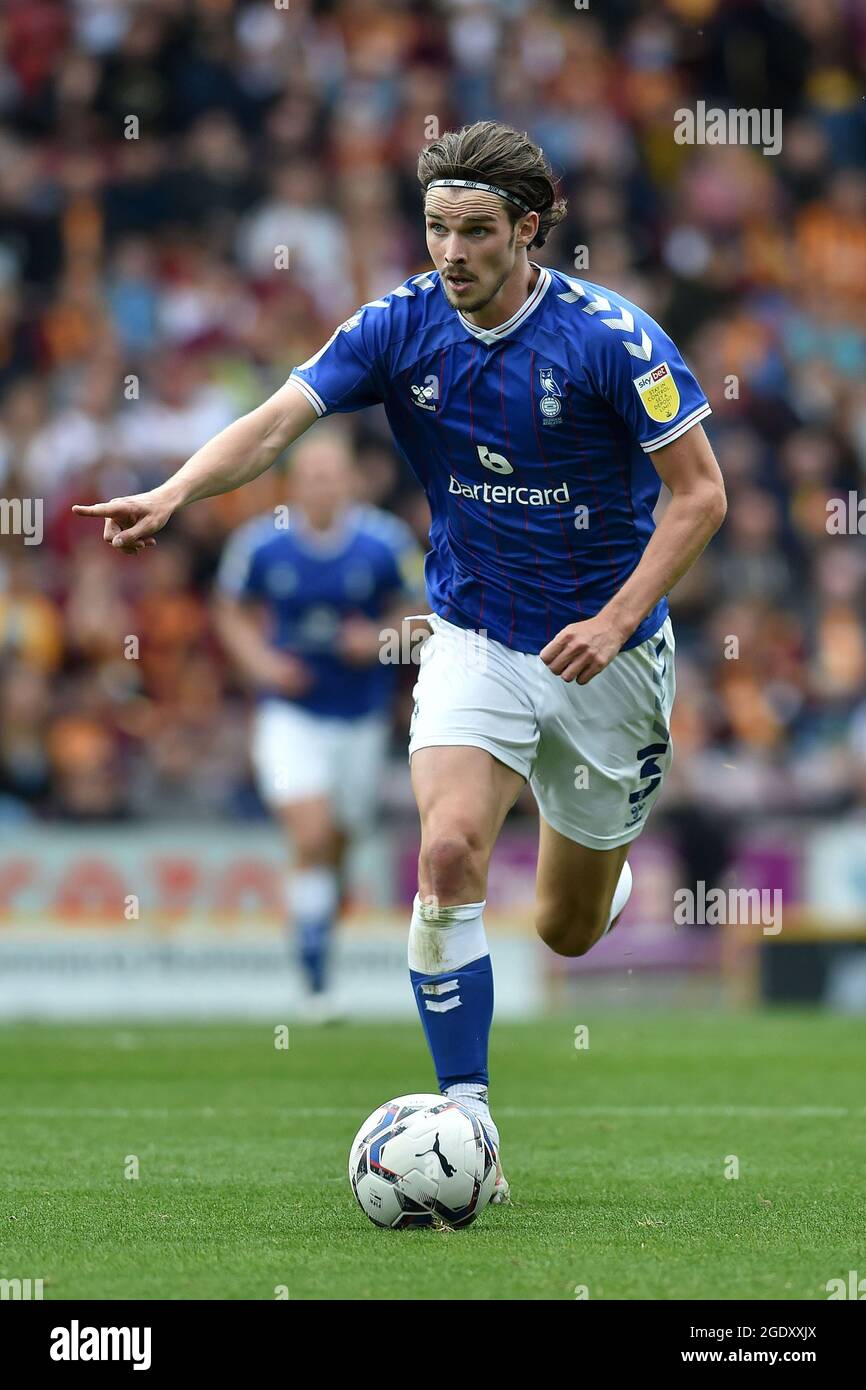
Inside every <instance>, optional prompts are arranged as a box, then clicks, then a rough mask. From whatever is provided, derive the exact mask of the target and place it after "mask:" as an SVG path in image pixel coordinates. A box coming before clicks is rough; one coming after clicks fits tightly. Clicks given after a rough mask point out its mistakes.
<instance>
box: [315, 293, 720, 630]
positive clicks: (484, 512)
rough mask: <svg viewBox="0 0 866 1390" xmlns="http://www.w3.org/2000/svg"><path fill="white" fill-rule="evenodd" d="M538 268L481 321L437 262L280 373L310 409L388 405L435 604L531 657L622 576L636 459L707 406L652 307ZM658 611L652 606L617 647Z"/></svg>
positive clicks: (648, 509)
mask: <svg viewBox="0 0 866 1390" xmlns="http://www.w3.org/2000/svg"><path fill="white" fill-rule="evenodd" d="M539 271H540V273H539V276H538V279H537V281H536V283H535V286H534V288H533V290H532V292H531V293H530V295H529V297H528V299H527V300H526V301H525V303H524V304H523V305H522V306H521V308H520V309H518V311H517V312H516V313H515V314H514V315H513V316H512V317H511V318H510V319H509V320H508V321H507V322H506V323H503V324H500V325H499V326H498V327H497V328H492V329H480V328H477V327H476V326H475V325H474V324H472V323H470V322H469V320H468V319H466V318H465V317H464V315H463V314H461V313H460V311H459V310H458V309H454V308H452V306H451V305H450V304H449V303H448V300H447V298H446V296H445V292H444V289H443V288H442V286H441V284H440V280H439V274H438V272H430V273H429V274H423V275H414V276H412V277H411V278H410V279H409V280H407V281H406V282H405V283H404V284H402V285H399V286H398V287H397V288H396V289H395V290H393V291H392V292H391V293H390V294H388V295H385V297H384V298H382V299H374V300H372V301H371V302H370V303H369V304H365V305H363V307H362V308H361V309H359V310H358V312H357V313H356V314H353V315H352V316H351V318H349V319H347V320H346V322H345V323H343V324H341V325H340V327H339V328H338V329H337V330H336V331H335V332H334V334H333V335H332V336H331V338H330V339H329V340H328V342H327V343H326V344H325V345H324V347H323V348H321V350H320V351H319V352H317V353H316V354H315V355H314V356H313V357H311V358H310V359H309V361H307V362H304V363H302V364H301V365H300V366H299V367H296V368H295V370H294V371H293V372H292V374H291V376H290V378H289V380H290V381H291V382H292V383H293V384H294V385H295V386H297V387H298V388H299V389H300V390H301V391H302V392H303V393H304V395H305V396H306V398H307V400H308V401H309V402H310V403H311V404H312V405H313V407H314V408H315V410H316V411H317V412H318V414H319V415H326V414H330V413H333V412H340V411H350V410H358V409H361V408H362V407H364V406H369V405H374V404H377V403H381V404H383V405H384V407H385V411H386V413H387V416H388V420H389V423H390V425H391V429H392V431H393V434H394V439H395V442H396V444H397V447H398V448H399V450H400V453H401V454H402V455H403V457H404V458H405V460H406V462H407V464H408V465H409V467H410V468H411V470H412V472H413V473H414V474H415V476H416V477H417V479H418V481H419V482H420V483H421V485H422V486H423V488H424V490H425V492H426V493H427V497H428V499H429V502H430V510H431V515H432V522H431V527H430V543H431V547H432V549H431V550H430V552H429V553H428V555H427V557H426V561H425V577H426V582H427V591H428V598H429V602H430V606H431V608H432V609H433V610H434V611H435V612H436V613H438V614H440V616H441V617H443V618H445V619H447V620H448V621H449V622H452V623H456V624H457V625H458V626H460V627H465V628H475V629H478V630H483V631H486V632H487V634H488V636H490V637H493V638H495V639H496V640H497V641H500V642H504V643H505V644H506V645H507V646H509V647H513V648H515V649H516V650H518V651H523V652H534V653H538V652H539V651H541V649H542V647H544V646H545V645H546V643H547V642H549V641H550V639H551V638H552V637H554V636H555V635H556V633H557V632H559V631H560V629H561V628H563V627H565V626H566V625H567V624H568V623H573V622H577V621H579V620H580V619H582V618H590V617H593V616H594V615H595V614H596V613H598V612H599V610H600V609H601V608H603V607H604V605H605V604H606V603H607V602H608V600H609V599H610V598H611V597H612V596H613V595H614V594H615V593H616V592H617V590H618V589H620V588H621V587H622V585H623V584H624V583H625V581H626V580H627V579H628V577H629V575H630V574H631V573H632V571H633V570H634V569H635V567H636V565H637V564H638V561H639V560H640V557H641V555H642V554H643V551H644V549H645V548H646V545H647V542H648V540H649V538H650V536H651V535H652V532H653V529H654V523H653V517H652V513H653V507H654V506H655V503H656V500H657V498H658V494H659V489H660V486H661V483H660V479H659V477H658V474H657V473H656V471H655V469H654V468H653V466H652V460H651V457H650V455H651V454H652V452H653V450H654V449H659V448H661V447H662V446H663V445H665V444H670V443H671V442H672V441H673V440H675V439H677V438H679V436H680V435H681V434H683V433H684V432H685V431H686V430H688V429H690V428H691V427H692V425H695V424H697V422H698V421H699V420H703V419H704V417H705V416H707V415H709V414H710V407H709V405H708V404H707V399H706V397H705V395H704V393H703V392H702V391H701V388H700V387H699V385H698V383H697V381H696V380H695V378H694V376H693V375H692V373H691V372H690V371H689V369H688V368H687V367H686V365H685V363H684V362H683V360H682V358H681V356H680V354H679V352H678V351H677V349H676V348H675V347H674V344H673V343H672V341H671V339H670V338H669V337H668V335H667V334H666V333H665V332H664V331H663V330H662V329H661V328H660V327H659V325H658V324H657V323H656V322H655V321H654V320H653V319H652V318H650V316H649V315H648V314H646V313H644V312H643V310H642V309H639V308H638V307H637V305H635V304H632V303H630V302H629V301H628V300H626V299H623V297H622V296H621V295H618V294H615V293H614V292H613V291H612V290H608V289H604V288H603V287H602V286H600V285H595V284H591V283H590V282H589V281H587V280H577V279H575V278H573V277H572V276H570V275H563V274H561V273H560V272H559V271H556V270H550V269H547V268H544V267H539ZM666 615H667V600H666V599H664V598H663V599H662V600H661V601H660V602H659V603H658V604H657V605H656V606H655V608H653V610H652V612H651V613H649V614H648V615H647V617H646V618H645V619H644V620H643V622H642V623H641V624H640V626H639V627H638V628H637V629H636V631H635V632H634V633H633V635H632V636H631V637H630V638H629V640H628V641H627V642H626V643H625V646H626V647H631V646H635V645H636V644H637V643H639V642H642V641H644V640H645V638H647V637H649V636H651V635H652V633H653V632H655V631H656V630H657V629H658V628H659V627H660V626H661V624H662V623H663V622H664V620H665V617H666Z"/></svg>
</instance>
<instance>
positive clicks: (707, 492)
mask: <svg viewBox="0 0 866 1390" xmlns="http://www.w3.org/2000/svg"><path fill="white" fill-rule="evenodd" d="M653 464H654V466H655V468H656V471H657V473H658V474H659V477H660V478H661V479H662V481H663V482H664V483H665V484H666V485H667V487H668V488H669V489H670V492H671V500H670V502H669V503H668V506H667V509H666V511H665V513H664V516H663V517H662V519H661V521H660V522H659V524H658V526H657V527H656V530H655V531H654V532H653V535H652V537H651V538H650V541H649V543H648V545H647V548H646V550H645V551H644V553H643V555H642V556H641V559H640V562H639V564H638V565H637V566H636V568H635V570H634V571H633V573H632V574H631V575H630V576H629V578H628V579H627V580H626V582H625V584H623V586H622V588H621V589H620V590H619V591H618V592H617V593H616V594H615V595H614V597H613V598H612V599H611V600H610V602H609V603H607V604H606V605H605V606H604V608H602V609H601V611H600V612H599V613H597V614H596V615H595V617H594V618H588V619H586V621H584V622H578V623H570V624H569V625H568V627H564V628H563V629H562V631H561V632H558V633H557V634H556V636H555V637H554V638H553V640H552V641H551V642H548V644H547V646H546V647H545V648H544V649H543V651H541V652H540V653H539V654H540V656H541V659H542V661H544V662H546V663H547V665H548V666H549V667H550V669H551V671H553V673H554V674H555V675H557V676H562V678H563V680H566V681H572V680H574V681H577V684H578V685H586V683H587V682H588V681H591V680H592V678H593V676H597V675H598V673H599V671H603V670H604V668H605V666H607V664H608V663H609V662H610V661H612V660H613V658H614V657H615V656H616V654H617V652H618V651H619V650H620V648H621V647H622V645H623V643H624V642H626V641H627V640H628V638H629V637H630V636H631V634H632V633H633V632H634V630H635V628H636V627H637V626H638V624H639V623H640V622H641V620H642V619H643V618H645V617H646V615H647V613H649V612H650V611H651V609H652V608H653V607H654V606H655V604H657V603H658V601H659V599H660V598H662V596H663V595H664V594H667V593H669V592H670V590H671V589H672V588H673V587H674V585H675V584H676V583H677V582H678V581H679V580H680V579H682V577H683V575H684V574H686V573H687V572H688V571H689V570H690V569H691V567H692V565H693V564H694V563H695V560H697V558H698V556H699V555H700V554H701V552H702V551H703V550H704V548H705V546H706V545H707V543H708V542H709V541H710V540H711V538H712V537H713V536H714V535H715V533H716V531H718V529H719V527H720V526H721V524H722V522H723V521H724V519H725V512H726V510H727V503H726V501H725V485H724V481H723V479H722V475H721V472H720V470H719V465H718V463H717V462H716V457H715V455H714V453H713V451H712V448H711V447H710V442H709V440H708V439H707V436H706V434H705V433H704V428H703V426H702V425H695V426H694V428H693V429H691V430H689V431H688V433H687V434H684V435H682V437H681V438H680V439H677V440H675V441H674V442H673V444H668V445H667V446H666V447H665V448H663V449H657V450H656V451H655V453H654V454H653Z"/></svg>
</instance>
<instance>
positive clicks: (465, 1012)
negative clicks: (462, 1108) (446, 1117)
mask: <svg viewBox="0 0 866 1390" xmlns="http://www.w3.org/2000/svg"><path fill="white" fill-rule="evenodd" d="M483 908H484V903H467V904H462V905H460V906H457V907H445V908H435V909H433V908H426V909H423V910H422V909H421V907H420V903H419V899H418V898H417V897H416V899H415V908H414V911H413V914H412V929H411V931H410V935H409V965H410V970H409V977H410V979H411V981H412V990H413V993H414V995H415V1002H416V1004H417V1006H418V1013H419V1015H420V1018H421V1026H422V1027H423V1029H424V1035H425V1037H426V1039H427V1045H428V1047H429V1048H430V1053H431V1055H432V1058H433V1065H434V1067H435V1068H436V1077H437V1080H438V1082H439V1090H440V1091H444V1090H445V1088H446V1087H447V1086H452V1085H454V1084H455V1083H457V1082H474V1083H477V1084H479V1085H483V1086H486V1085H487V1084H488V1080H489V1077H488V1067H487V1046H488V1040H489V1037H490V1025H491V1023H492V1021H493V967H492V965H491V961H490V953H489V951H488V949H487V940H486V937H485V934H484V923H483V919H482V911H483ZM434 966H436V967H438V968H436V969H433V968H432V967H434Z"/></svg>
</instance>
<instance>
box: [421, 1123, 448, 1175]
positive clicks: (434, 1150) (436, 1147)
mask: <svg viewBox="0 0 866 1390" xmlns="http://www.w3.org/2000/svg"><path fill="white" fill-rule="evenodd" d="M424 1154H435V1155H436V1157H437V1158H438V1160H439V1162H440V1163H441V1164H442V1172H443V1173H444V1174H445V1176H446V1178H453V1177H454V1174H455V1173H456V1172H457V1169H456V1168H452V1167H451V1164H450V1163H449V1162H448V1159H447V1158H446V1157H445V1155H444V1154H443V1153H442V1151H441V1149H440V1148H439V1131H438V1129H437V1131H436V1138H435V1139H434V1140H433V1147H432V1149H424V1151H423V1153H419V1154H416V1155H415V1157H416V1158H423V1157H424Z"/></svg>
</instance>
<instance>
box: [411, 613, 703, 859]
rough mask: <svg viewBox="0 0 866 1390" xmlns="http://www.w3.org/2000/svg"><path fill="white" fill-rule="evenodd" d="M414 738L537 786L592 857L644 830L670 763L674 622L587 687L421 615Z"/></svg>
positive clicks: (546, 813)
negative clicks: (481, 756) (475, 755)
mask: <svg viewBox="0 0 866 1390" xmlns="http://www.w3.org/2000/svg"><path fill="white" fill-rule="evenodd" d="M424 616H425V618H426V619H427V621H428V623H429V624H430V627H431V628H432V636H431V637H429V638H428V640H427V641H426V642H425V643H424V644H423V646H422V647H421V649H420V669H419V672H418V680H417V682H416V685H415V689H414V692H413V694H414V697H415V709H414V712H413V715H412V721H411V724H410V728H409V757H410V758H411V757H412V754H413V753H416V752H417V751H418V749H419V748H432V747H447V746H452V745H457V746H465V745H470V746H472V747H474V748H486V749H487V751H488V753H492V754H493V756H494V757H495V758H498V759H499V761H500V762H503V763H505V764H506V766H507V767H511V768H513V769H514V771H515V772H518V773H520V775H521V776H522V777H525V778H526V780H527V781H528V782H529V783H530V785H531V787H532V790H533V792H534V794H535V799H536V801H537V802H538V809H539V811H540V813H541V815H542V816H543V817H544V819H545V820H546V821H547V823H548V825H551V826H552V827H553V829H554V830H558V831H559V833H560V834H561V835H564V836H566V838H567V839H569V840H576V841H577V843H578V844H580V845H586V846H587V847H588V848H589V849H614V848H616V846H617V845H624V844H627V843H628V842H629V841H630V840H633V839H634V838H635V836H637V835H639V834H640V832H641V830H642V829H643V826H644V823H645V821H646V818H647V815H648V813H649V811H650V810H651V809H652V807H653V805H654V804H655V801H656V799H657V797H658V794H659V791H660V789H661V785H662V783H663V781H664V778H665V774H666V772H667V770H668V767H669V766H670V761H671V740H670V716H671V708H672V706H673V702H674V694H675V689H676V683H675V679H674V635H673V628H672V626H671V621H670V618H666V619H665V622H664V623H663V624H662V626H661V627H660V628H659V630H658V631H657V632H656V633H654V634H653V636H652V637H648V638H647V639H646V641H645V642H641V643H639V645H638V646H636V647H632V648H630V649H629V650H628V651H622V652H620V653H619V654H618V655H617V656H615V657H614V659H613V661H611V662H610V664H609V665H608V666H606V667H605V669H604V670H603V671H600V672H599V674H598V675H597V676H594V677H593V679H592V680H591V681H589V683H588V684H587V685H578V684H577V683H576V682H575V681H564V680H563V679H562V678H561V676H556V675H554V674H553V672H552V671H550V670H549V668H548V667H547V666H545V664H544V662H543V661H542V660H541V657H540V656H534V655H532V654H531V653H527V652H516V651H512V650H511V648H510V647H506V646H504V645H503V644H502V643H501V642H496V641H494V640H492V639H491V638H488V637H485V636H483V635H482V634H480V633H478V632H474V631H471V630H466V629H464V628H460V627H455V625H454V624H453V623H449V622H447V621H446V620H445V619H444V618H440V617H439V616H438V614H435V613H433V614H425V615H424Z"/></svg>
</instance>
